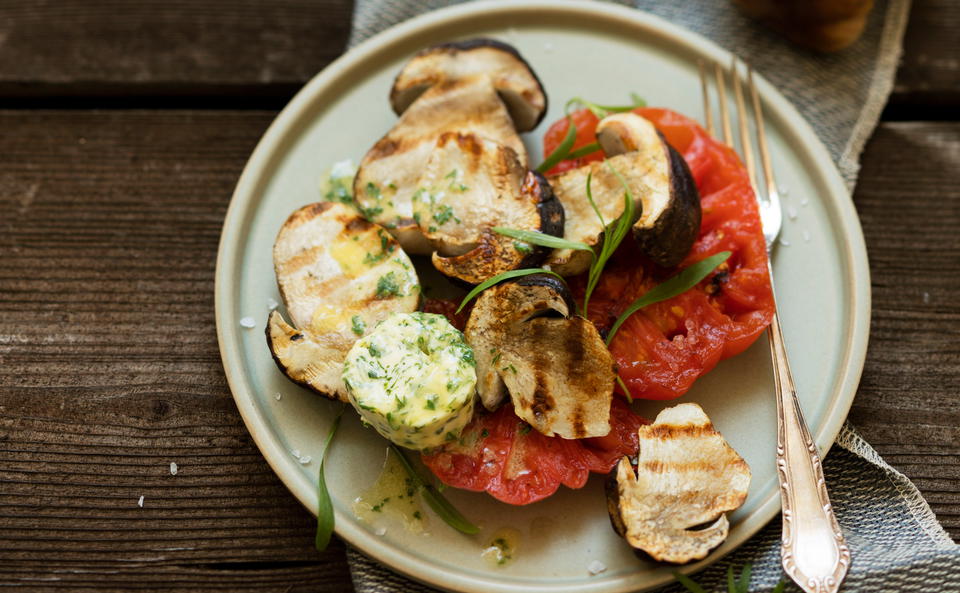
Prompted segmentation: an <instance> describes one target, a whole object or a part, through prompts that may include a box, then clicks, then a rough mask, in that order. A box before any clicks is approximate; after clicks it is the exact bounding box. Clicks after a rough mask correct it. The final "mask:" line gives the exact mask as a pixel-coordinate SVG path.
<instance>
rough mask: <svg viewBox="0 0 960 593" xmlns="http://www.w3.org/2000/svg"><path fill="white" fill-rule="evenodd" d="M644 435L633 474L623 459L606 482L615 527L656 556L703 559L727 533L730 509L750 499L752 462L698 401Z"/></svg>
mask: <svg viewBox="0 0 960 593" xmlns="http://www.w3.org/2000/svg"><path fill="white" fill-rule="evenodd" d="M639 436H640V450H639V454H638V458H637V471H636V473H634V470H633V467H632V466H631V465H630V460H629V459H627V458H626V457H624V458H623V459H621V460H620V463H619V465H618V466H617V469H616V477H615V478H614V477H611V479H610V480H609V481H608V483H607V507H608V510H609V512H610V520H611V522H612V524H613V527H614V529H615V530H616V531H617V533H618V534H620V535H621V536H622V537H624V538H626V540H627V542H628V543H629V544H630V545H631V546H632V547H633V548H635V549H637V550H640V551H643V552H646V553H647V554H649V555H650V556H651V557H652V558H653V559H655V560H659V561H665V562H673V563H677V564H680V563H685V562H690V561H691V560H699V559H701V558H703V557H705V556H706V555H707V554H708V553H710V551H711V550H713V549H714V548H715V547H717V546H718V545H720V543H722V542H723V540H724V539H726V537H727V532H728V529H729V522H728V521H727V517H726V514H725V513H727V512H729V511H732V510H735V509H737V508H739V507H740V505H742V504H743V502H744V500H746V497H747V490H748V488H749V486H750V468H749V467H748V466H747V463H746V462H745V461H744V460H743V458H741V457H740V456H739V455H738V454H737V452H736V451H734V450H733V448H731V447H730V445H728V444H727V442H726V441H725V440H724V438H723V436H722V435H721V434H720V433H719V432H717V431H716V430H715V429H714V428H713V425H712V424H711V423H710V419H709V418H708V417H707V415H706V414H705V413H704V411H703V410H702V409H701V408H700V406H698V405H696V404H692V403H686V404H680V405H678V406H674V407H672V408H667V409H666V410H663V411H662V412H660V414H659V415H658V416H657V419H656V421H655V422H654V423H653V424H650V425H647V426H641V427H640V429H639ZM706 524H708V525H707V526H706V527H702V528H701V527H699V526H702V525H706Z"/></svg>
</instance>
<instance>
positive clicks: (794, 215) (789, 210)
mask: <svg viewBox="0 0 960 593" xmlns="http://www.w3.org/2000/svg"><path fill="white" fill-rule="evenodd" d="M787 217H789V218H790V220H796V219H797V209H796V208H794V207H793V206H787Z"/></svg>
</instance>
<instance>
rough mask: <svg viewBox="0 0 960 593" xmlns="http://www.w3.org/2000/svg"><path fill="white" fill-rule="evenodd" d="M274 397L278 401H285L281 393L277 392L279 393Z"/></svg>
mask: <svg viewBox="0 0 960 593" xmlns="http://www.w3.org/2000/svg"><path fill="white" fill-rule="evenodd" d="M273 397H274V398H275V399H276V400H277V401H280V400H281V399H283V394H282V393H280V392H277V393H275V394H274V395H273Z"/></svg>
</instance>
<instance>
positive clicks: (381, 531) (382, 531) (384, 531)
mask: <svg viewBox="0 0 960 593" xmlns="http://www.w3.org/2000/svg"><path fill="white" fill-rule="evenodd" d="M373 532H374V533H375V534H377V535H379V536H381V537H382V536H384V535H386V534H387V528H386V527H383V526H381V527H377V528H376V529H374V530H373Z"/></svg>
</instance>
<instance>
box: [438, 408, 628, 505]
mask: <svg viewBox="0 0 960 593" xmlns="http://www.w3.org/2000/svg"><path fill="white" fill-rule="evenodd" d="M642 424H647V421H646V420H644V419H643V418H641V417H640V416H637V415H636V414H635V413H634V412H633V411H632V410H631V409H630V408H629V406H627V404H626V403H625V402H624V401H623V400H621V399H620V398H615V399H614V401H613V405H612V406H611V409H610V425H611V428H610V434H608V435H607V436H604V437H597V438H591V439H580V440H568V439H562V438H559V437H548V436H544V435H542V434H540V433H539V432H537V431H536V430H532V429H531V427H530V425H529V424H527V423H526V422H524V421H522V420H520V419H519V418H518V417H517V416H516V414H514V412H513V405H512V404H510V403H509V402H507V403H505V404H504V405H502V406H500V407H499V408H498V409H497V410H496V411H495V412H492V413H488V412H478V413H477V414H476V415H475V416H474V418H473V420H472V421H471V422H470V424H468V425H467V427H466V428H465V429H464V431H463V433H462V434H461V437H460V441H459V442H456V443H450V444H448V445H445V446H443V447H441V448H439V449H435V450H433V451H431V452H426V453H424V454H423V456H422V457H421V458H422V459H423V462H424V463H425V464H426V466H427V467H429V468H430V470H431V471H432V472H433V473H434V474H435V475H436V476H437V477H438V478H440V480H441V481H443V482H444V483H445V484H447V485H450V486H454V487H456V488H462V489H464V490H472V491H474V492H482V491H486V492H488V493H489V494H490V495H492V496H493V497H494V498H497V499H498V500H501V501H503V502H507V503H510V504H516V505H523V504H530V503H532V502H537V501H538V500H543V499H544V498H547V497H548V496H550V495H551V494H553V493H554V492H556V491H557V489H558V488H559V487H560V485H561V484H563V485H564V486H566V487H568V488H582V487H583V486H584V484H586V483H587V478H588V477H589V476H590V472H598V473H607V472H609V471H610V470H611V469H612V468H613V466H614V465H615V464H616V463H617V461H618V460H619V459H620V458H621V457H622V456H624V455H634V454H635V453H636V452H637V444H638V436H637V429H638V428H640V426H641V425H642Z"/></svg>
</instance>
